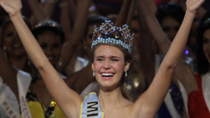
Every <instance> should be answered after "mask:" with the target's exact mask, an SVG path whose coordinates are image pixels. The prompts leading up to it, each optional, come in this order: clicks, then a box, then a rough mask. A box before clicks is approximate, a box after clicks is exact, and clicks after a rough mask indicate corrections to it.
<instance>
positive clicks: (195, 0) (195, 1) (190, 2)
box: [186, 0, 205, 13]
mask: <svg viewBox="0 0 210 118" xmlns="http://www.w3.org/2000/svg"><path fill="white" fill-rule="evenodd" d="M204 1H205V0H187V1H186V6H187V10H188V11H189V12H191V13H195V12H196V11H197V9H198V8H199V7H200V6H201V4H203V3H204Z"/></svg>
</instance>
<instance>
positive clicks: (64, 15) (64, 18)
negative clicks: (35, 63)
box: [60, 0, 71, 41]
mask: <svg viewBox="0 0 210 118" xmlns="http://www.w3.org/2000/svg"><path fill="white" fill-rule="evenodd" d="M60 8H61V15H60V24H61V27H62V29H63V31H64V33H65V41H66V40H68V39H69V40H70V34H71V20H70V16H69V11H68V9H69V6H68V4H67V1H66V0H61V2H60Z"/></svg>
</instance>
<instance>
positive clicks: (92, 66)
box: [91, 63, 94, 71]
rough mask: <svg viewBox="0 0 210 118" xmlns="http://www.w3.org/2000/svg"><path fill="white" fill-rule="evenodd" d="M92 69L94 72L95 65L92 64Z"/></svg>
mask: <svg viewBox="0 0 210 118" xmlns="http://www.w3.org/2000/svg"><path fill="white" fill-rule="evenodd" d="M91 68H92V70H93V71H94V65H93V63H92V64H91Z"/></svg>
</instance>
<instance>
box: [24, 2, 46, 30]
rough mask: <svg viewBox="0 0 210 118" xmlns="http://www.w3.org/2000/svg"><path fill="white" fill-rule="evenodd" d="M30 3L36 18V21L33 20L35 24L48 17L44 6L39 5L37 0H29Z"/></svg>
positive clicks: (33, 16)
mask: <svg viewBox="0 0 210 118" xmlns="http://www.w3.org/2000/svg"><path fill="white" fill-rule="evenodd" d="M27 2H28V5H29V7H30V9H31V11H32V13H33V15H32V18H35V22H33V23H32V24H33V26H34V25H35V24H36V23H38V22H41V21H42V20H44V19H46V18H47V15H46V14H45V13H44V11H43V9H42V7H41V6H40V5H39V2H38V1H37V0H27Z"/></svg>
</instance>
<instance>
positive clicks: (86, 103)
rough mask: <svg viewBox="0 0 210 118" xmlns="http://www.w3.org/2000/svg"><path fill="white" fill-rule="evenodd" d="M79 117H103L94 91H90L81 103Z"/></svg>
mask: <svg viewBox="0 0 210 118" xmlns="http://www.w3.org/2000/svg"><path fill="white" fill-rule="evenodd" d="M80 118H104V113H103V112H102V110H101V105H100V102H99V100H98V97H97V95H96V93H94V92H91V93H89V94H88V95H87V96H85V97H84V99H83V101H82V103H81V111H80Z"/></svg>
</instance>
